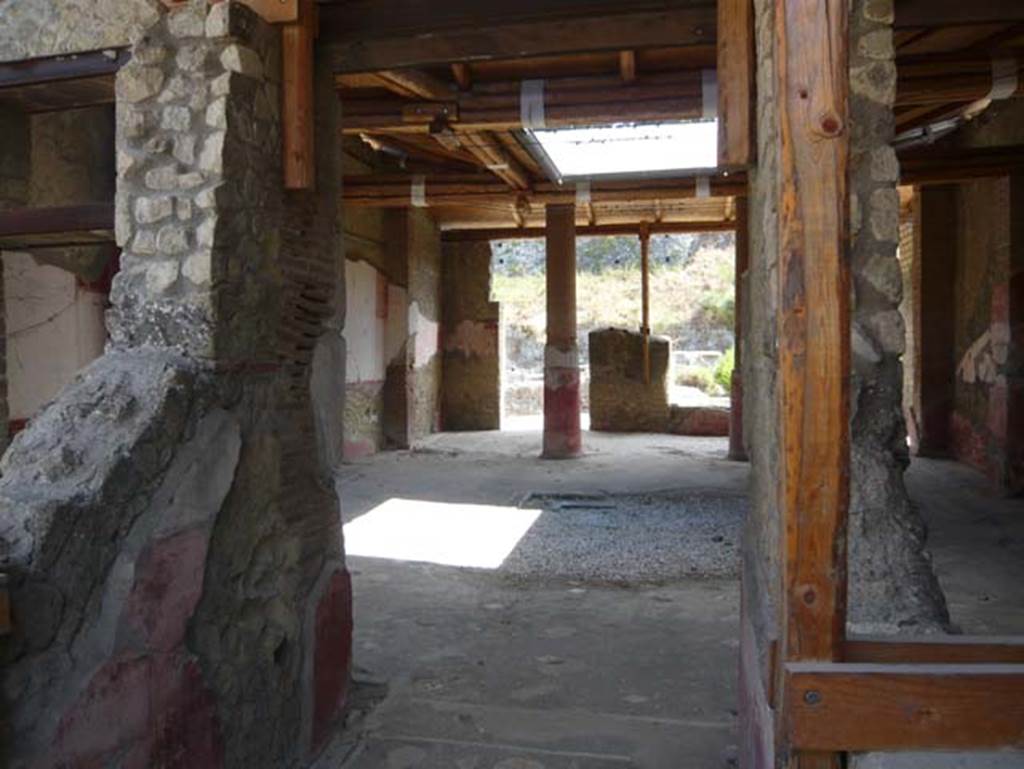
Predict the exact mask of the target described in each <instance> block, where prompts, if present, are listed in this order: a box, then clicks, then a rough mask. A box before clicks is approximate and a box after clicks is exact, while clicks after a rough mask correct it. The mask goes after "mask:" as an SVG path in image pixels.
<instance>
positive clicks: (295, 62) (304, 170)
mask: <svg viewBox="0 0 1024 769" xmlns="http://www.w3.org/2000/svg"><path fill="white" fill-rule="evenodd" d="M316 12H317V11H316V4H315V2H314V0H300V1H299V13H298V19H297V20H296V21H294V22H290V23H288V24H285V25H284V26H282V27H281V102H282V106H281V123H282V127H281V132H282V141H283V145H284V149H283V152H284V159H283V160H284V186H285V189H289V190H309V189H313V187H314V186H315V185H316V161H315V158H314V146H313V143H314V140H313V136H314V114H313V101H314V100H313V43H314V40H315V38H316Z"/></svg>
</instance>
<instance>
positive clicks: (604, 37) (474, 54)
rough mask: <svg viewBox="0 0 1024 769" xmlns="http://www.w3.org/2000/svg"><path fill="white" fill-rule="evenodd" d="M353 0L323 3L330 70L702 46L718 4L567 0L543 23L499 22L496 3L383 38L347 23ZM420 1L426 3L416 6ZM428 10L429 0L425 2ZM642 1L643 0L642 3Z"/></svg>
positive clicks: (712, 34)
mask: <svg viewBox="0 0 1024 769" xmlns="http://www.w3.org/2000/svg"><path fill="white" fill-rule="evenodd" d="M350 5H359V4H350V3H342V4H338V5H324V6H322V8H323V19H322V22H321V29H322V34H323V35H324V36H325V42H326V43H328V44H327V45H326V46H325V49H326V50H327V51H328V55H329V56H330V57H331V61H332V65H333V69H334V71H335V72H339V73H341V72H372V71H380V70H388V69H397V68H404V67H422V66H426V65H434V64H451V63H452V62H467V61H478V60H489V59H515V58H520V57H526V56H545V55H558V54H574V53H585V52H588V51H620V50H623V49H627V48H628V49H638V48H650V47H667V46H680V45H700V44H704V45H706V44H708V43H713V42H714V40H715V24H716V18H715V6H714V4H713V3H711V4H702V5H701V6H699V7H681V8H677V9H672V10H637V11H633V12H626V13H623V12H621V10H620V12H618V13H609V14H607V15H600V14H589V15H573V13H572V12H571V9H568V8H567V7H566V6H565V4H564V3H557V4H555V3H548V4H547V5H548V6H552V7H555V8H559V7H561V8H560V11H559V16H558V17H555V18H553V19H547V20H544V21H519V22H509V23H505V24H502V23H500V22H499V21H497V20H496V19H495V18H494V13H493V11H494V10H495V6H493V5H491V4H484V5H480V4H479V3H477V6H478V8H485V9H486V10H487V11H488V12H490V15H489V16H488V15H487V14H483V15H482V16H481V21H480V22H479V23H477V24H475V25H467V26H465V27H459V28H455V29H440V30H438V29H435V30H430V29H428V28H426V27H425V28H424V30H425V31H420V32H412V31H410V32H409V33H408V34H407V35H405V36H402V35H400V34H399V33H398V30H397V29H395V28H394V27H393V28H392V30H391V31H388V30H387V27H386V26H385V27H384V28H383V31H384V32H385V33H387V34H388V37H380V38H374V37H369V36H367V35H360V34H359V25H358V24H355V23H352V22H346V14H347V13H349V12H351V10H352V9H351V8H348V6H350ZM420 5H425V4H422V3H421V4H420ZM429 5H430V6H431V8H433V5H434V4H429ZM640 5H641V7H642V6H643V5H644V4H640Z"/></svg>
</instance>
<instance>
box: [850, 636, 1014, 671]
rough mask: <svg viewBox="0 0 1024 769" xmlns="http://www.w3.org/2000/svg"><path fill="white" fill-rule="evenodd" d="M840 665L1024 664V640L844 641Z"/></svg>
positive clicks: (950, 637) (888, 638)
mask: <svg viewBox="0 0 1024 769" xmlns="http://www.w3.org/2000/svg"><path fill="white" fill-rule="evenodd" d="M843 661H844V662H862V663H894V664H910V663H912V664H927V663H936V664H958V663H988V664H1001V663H1005V664H1024V638H1022V637H1019V636H1018V637H1009V636H1008V637H998V636H946V635H940V636H921V637H917V638H915V637H910V638H908V637H897V638H893V637H879V638H872V637H865V636H861V637H857V638H848V639H846V643H845V645H844V646H843Z"/></svg>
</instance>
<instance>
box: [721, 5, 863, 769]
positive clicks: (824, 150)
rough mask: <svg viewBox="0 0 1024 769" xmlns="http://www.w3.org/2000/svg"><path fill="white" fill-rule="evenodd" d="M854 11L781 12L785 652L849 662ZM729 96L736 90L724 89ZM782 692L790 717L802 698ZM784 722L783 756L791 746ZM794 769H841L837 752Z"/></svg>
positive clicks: (802, 8)
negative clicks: (791, 706) (792, 704)
mask: <svg viewBox="0 0 1024 769" xmlns="http://www.w3.org/2000/svg"><path fill="white" fill-rule="evenodd" d="M848 15H849V4H848V3H847V2H846V0H819V1H818V2H777V3H776V16H775V23H776V29H775V40H776V78H777V80H776V84H777V93H778V102H777V103H778V111H779V115H778V121H779V143H780V153H779V173H780V175H781V179H780V181H781V185H780V196H781V197H780V200H779V202H778V210H779V245H778V249H779V251H778V262H779V278H778V286H779V298H778V306H779V310H778V316H777V321H776V324H777V326H776V328H777V334H778V356H779V369H778V393H779V399H780V400H779V410H778V414H779V420H780V424H779V440H780V446H779V474H780V475H779V483H778V488H779V498H778V504H779V510H780V514H781V518H782V532H783V537H782V542H781V545H782V553H781V554H780V555H781V564H782V600H781V602H780V608H781V611H782V616H781V618H780V628H781V633H782V639H781V646H780V648H781V653H782V656H783V660H784V661H785V662H791V661H821V662H831V661H835V660H839V659H841V655H842V651H843V641H844V636H845V630H846V516H847V509H848V505H849V491H850V489H849V486H850V478H849V464H850V435H849V375H850V350H849V347H850V318H849V294H850V287H849V273H848V265H847V259H846V245H847V243H846V241H847V217H848V212H849V197H848V190H847V182H846V169H847V163H848V154H849V131H848V104H847V102H848V94H847V92H848V83H849V72H848V66H847V48H848V38H847V24H848ZM724 87H725V88H728V87H729V86H728V85H725V86H724ZM785 670H786V666H785V665H780V666H779V671H778V673H779V675H781V676H782V679H781V680H780V681H778V682H777V689H776V691H777V692H779V697H780V698H781V703H780V704H782V705H783V707H782V708H781V709H779V710H778V712H782V713H785V712H788V708H787V707H786V705H787V698H790V697H793V696H799V695H798V693H797V692H794V691H792V690H790V689H788V688H787V687H786V684H787V683H788V681H787V679H786V677H785ZM780 720H781V724H780V726H781V728H782V735H781V737H782V740H783V746H782V747H783V749H784V750H785V749H786V744H788V741H789V738H790V736H791V732H790V724H788V723H787V722H786V721H785V720H784V719H780ZM792 765H793V766H795V767H799V769H807V768H808V767H838V765H839V756H838V755H836V754H831V753H823V754H819V753H796V754H794V759H793V764H792Z"/></svg>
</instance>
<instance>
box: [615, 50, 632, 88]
mask: <svg viewBox="0 0 1024 769" xmlns="http://www.w3.org/2000/svg"><path fill="white" fill-rule="evenodd" d="M619 75H620V76H621V77H622V82H623V83H632V82H633V81H634V80H636V52H635V51H619Z"/></svg>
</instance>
